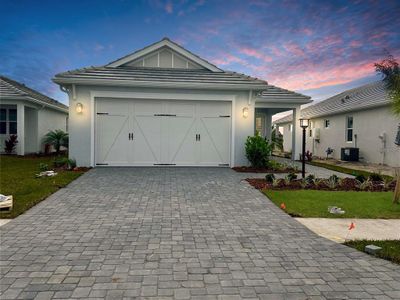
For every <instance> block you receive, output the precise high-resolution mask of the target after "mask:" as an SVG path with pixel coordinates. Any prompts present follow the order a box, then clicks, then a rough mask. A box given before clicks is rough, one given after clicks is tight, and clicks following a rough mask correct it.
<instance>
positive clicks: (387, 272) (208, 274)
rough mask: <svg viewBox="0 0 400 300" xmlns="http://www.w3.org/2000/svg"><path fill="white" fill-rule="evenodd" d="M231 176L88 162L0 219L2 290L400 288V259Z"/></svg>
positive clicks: (135, 293) (355, 293) (394, 292)
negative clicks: (338, 238) (22, 209)
mask: <svg viewBox="0 0 400 300" xmlns="http://www.w3.org/2000/svg"><path fill="white" fill-rule="evenodd" d="M240 178H241V174H238V173H235V172H233V171H231V170H229V169H218V168H108V169H101V168H99V169H95V170H92V171H90V172H89V173H87V174H85V175H83V176H82V177H81V178H79V179H78V180H76V181H75V182H73V183H72V184H71V185H69V186H68V187H67V188H65V189H62V190H60V191H59V192H57V193H56V194H54V195H53V196H51V197H50V198H49V199H48V200H46V201H44V202H42V203H41V204H39V205H37V206H36V207H34V208H33V209H31V210H30V211H29V212H27V213H26V214H24V215H22V216H20V217H18V218H17V219H16V220H14V221H12V222H10V223H8V224H6V225H4V226H2V227H1V228H0V230H1V247H2V249H1V264H2V275H1V276H2V277H1V284H2V285H1V290H2V293H3V294H2V295H1V297H0V298H1V299H8V298H18V299H23V298H34V297H37V298H38V299H47V298H68V299H71V298H88V297H97V298H104V297H107V298H109V299H120V298H123V297H126V298H135V297H143V298H151V297H154V298H161V297H165V298H176V299H187V298H190V297H191V298H193V299H197V298H198V299H203V298H207V299H218V298H221V299H236V298H265V299H275V298H278V299H281V298H282V299H312V298H316V299H321V298H322V299H324V298H328V299H332V298H338V299H353V298H360V299H369V298H377V299H388V298H397V299H399V298H400V267H399V266H398V265H394V264H391V263H389V262H387V261H384V260H379V259H375V258H372V257H369V256H367V255H365V254H363V253H360V252H357V251H355V250H352V249H350V248H347V247H345V246H342V245H339V244H335V243H333V242H331V241H328V240H325V239H323V238H321V237H318V236H317V235H315V234H314V233H312V232H310V231H309V230H308V229H306V228H305V227H303V226H302V225H301V224H299V223H298V222H297V221H295V220H294V219H292V218H291V217H289V216H287V215H285V214H284V213H282V212H281V211H280V210H279V209H278V208H276V207H275V206H274V205H273V204H272V203H270V202H269V201H268V199H266V198H265V197H264V196H263V195H262V194H261V193H259V192H258V191H257V190H255V189H253V188H251V187H250V186H249V185H247V183H245V182H242V181H241V180H240Z"/></svg>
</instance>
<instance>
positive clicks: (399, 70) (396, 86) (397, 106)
mask: <svg viewBox="0 0 400 300" xmlns="http://www.w3.org/2000/svg"><path fill="white" fill-rule="evenodd" d="M375 70H376V72H377V73H378V74H380V75H381V76H382V81H383V82H384V83H385V86H386V89H387V90H388V92H389V95H390V98H391V100H392V107H393V111H394V113H395V114H396V115H398V116H400V67H399V63H398V62H397V61H396V59H395V58H394V57H393V56H392V55H391V54H390V53H388V55H387V57H386V58H385V59H383V60H382V61H381V62H379V63H375Z"/></svg>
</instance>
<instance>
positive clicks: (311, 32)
mask: <svg viewBox="0 0 400 300" xmlns="http://www.w3.org/2000/svg"><path fill="white" fill-rule="evenodd" d="M300 32H302V33H304V34H305V35H312V34H313V31H312V30H311V29H310V28H303V29H302V30H300Z"/></svg>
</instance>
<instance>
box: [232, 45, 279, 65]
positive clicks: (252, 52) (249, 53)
mask: <svg viewBox="0 0 400 300" xmlns="http://www.w3.org/2000/svg"><path fill="white" fill-rule="evenodd" d="M239 52H241V53H244V54H246V55H247V56H250V57H255V58H257V59H260V60H263V61H265V62H271V61H272V57H270V56H268V55H265V54H264V53H262V52H261V51H259V50H256V49H253V48H250V47H242V48H239Z"/></svg>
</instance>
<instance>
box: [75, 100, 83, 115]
mask: <svg viewBox="0 0 400 300" xmlns="http://www.w3.org/2000/svg"><path fill="white" fill-rule="evenodd" d="M75 109H76V112H77V113H78V114H81V113H82V112H83V104H82V103H80V102H79V103H77V104H76V107H75Z"/></svg>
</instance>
